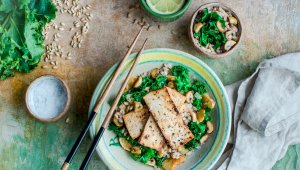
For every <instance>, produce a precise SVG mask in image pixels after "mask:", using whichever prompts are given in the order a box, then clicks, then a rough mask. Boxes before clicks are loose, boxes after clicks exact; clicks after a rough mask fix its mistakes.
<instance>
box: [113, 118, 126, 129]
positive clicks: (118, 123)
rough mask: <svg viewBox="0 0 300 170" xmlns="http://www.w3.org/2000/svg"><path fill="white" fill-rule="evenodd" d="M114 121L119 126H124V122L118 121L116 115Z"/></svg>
mask: <svg viewBox="0 0 300 170" xmlns="http://www.w3.org/2000/svg"><path fill="white" fill-rule="evenodd" d="M114 123H115V124H116V125H117V126H118V127H122V126H123V125H124V123H120V122H119V121H118V119H117V118H116V116H114Z"/></svg>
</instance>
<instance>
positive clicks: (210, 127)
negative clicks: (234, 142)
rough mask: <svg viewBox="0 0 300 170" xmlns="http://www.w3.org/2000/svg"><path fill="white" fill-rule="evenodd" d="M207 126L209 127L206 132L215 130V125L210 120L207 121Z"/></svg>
mask: <svg viewBox="0 0 300 170" xmlns="http://www.w3.org/2000/svg"><path fill="white" fill-rule="evenodd" d="M206 127H207V130H206V133H208V134H210V133H211V132H213V131H214V125H213V124H212V123H211V122H210V121H207V122H206Z"/></svg>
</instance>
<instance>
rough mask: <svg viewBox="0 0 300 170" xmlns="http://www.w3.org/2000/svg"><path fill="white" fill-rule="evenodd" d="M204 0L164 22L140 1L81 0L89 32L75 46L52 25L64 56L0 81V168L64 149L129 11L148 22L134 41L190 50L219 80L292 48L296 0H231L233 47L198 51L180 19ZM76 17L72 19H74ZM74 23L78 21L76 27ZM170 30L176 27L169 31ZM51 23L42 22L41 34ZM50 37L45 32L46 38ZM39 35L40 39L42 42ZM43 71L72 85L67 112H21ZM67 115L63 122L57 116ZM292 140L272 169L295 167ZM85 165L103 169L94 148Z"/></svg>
mask: <svg viewBox="0 0 300 170" xmlns="http://www.w3.org/2000/svg"><path fill="white" fill-rule="evenodd" d="M208 2H210V1H208V0H201V1H196V0H194V1H193V2H192V5H191V6H190V8H189V9H188V11H187V12H186V13H185V14H184V15H183V16H182V17H181V18H180V19H178V20H177V21H175V22H172V23H156V22H153V21H151V20H150V19H149V17H147V16H146V15H145V14H144V13H143V11H141V9H138V10H134V11H131V13H132V17H131V18H127V14H128V12H130V10H129V7H130V6H132V5H136V4H137V3H138V0H129V1H123V0H114V1H110V0H102V1H97V0H87V1H85V2H83V3H82V4H84V5H86V4H90V5H91V6H92V9H90V11H89V12H90V13H92V14H93V18H92V20H91V21H89V27H90V28H89V32H88V34H87V35H84V36H82V39H83V44H82V47H81V48H71V46H70V45H69V44H70V41H71V40H72V36H73V35H74V33H75V31H64V32H59V33H60V35H61V38H60V40H59V42H56V43H57V44H60V45H61V46H62V48H63V51H64V53H65V54H66V53H67V52H70V51H72V55H71V56H72V59H71V60H65V59H62V58H57V59H56V61H59V64H58V69H51V67H50V64H49V61H48V64H47V63H45V62H44V61H42V62H41V64H40V66H42V65H46V64H47V65H48V66H49V67H50V68H49V67H48V68H47V69H42V68H41V67H39V68H37V69H36V70H35V71H33V72H32V73H30V74H23V73H17V74H16V77H15V78H9V79H7V80H5V81H1V82H0V87H1V90H0V116H1V119H0V128H1V130H0V169H6V170H15V169H24V170H27V169H47V170H51V169H56V170H57V169H59V168H60V167H61V165H62V164H63V162H64V160H65V157H66V156H67V155H68V153H69V151H70V149H71V147H72V146H73V144H74V142H75V140H76V138H77V136H78V135H79V132H80V131H81V129H82V127H83V126H84V124H85V122H86V120H87V111H88V107H89V102H90V98H91V96H92V93H93V91H94V88H95V87H96V85H97V83H98V82H99V80H100V79H101V77H102V76H103V75H104V74H105V72H106V71H107V70H108V69H109V68H110V67H111V66H113V65H114V64H115V63H116V62H118V61H119V60H120V59H121V58H122V57H123V56H124V54H125V53H126V51H127V46H128V45H130V44H131V42H132V40H133V38H134V36H135V35H136V33H137V32H138V30H139V29H140V27H139V25H137V24H132V22H133V20H134V19H138V20H141V17H145V19H146V21H147V22H149V23H150V25H152V27H151V28H150V29H149V31H144V32H143V34H142V36H141V38H140V39H139V41H138V44H139V45H137V47H136V48H135V52H136V50H138V49H139V48H140V45H141V43H142V42H143V40H144V39H145V38H146V37H148V38H149V40H150V41H149V43H148V45H147V48H148V49H150V48H161V47H163V48H172V49H177V50H181V51H184V52H187V53H190V54H192V55H194V56H196V57H197V58H199V59H201V60H202V61H204V62H205V63H206V64H207V65H209V66H210V67H211V68H212V69H213V70H214V71H215V72H216V74H217V75H218V76H219V77H220V79H221V80H222V82H223V83H224V85H228V84H231V83H234V82H236V81H238V80H241V79H244V78H246V77H247V76H249V75H251V73H253V72H254V70H255V69H256V67H257V65H258V63H259V62H260V61H261V60H263V59H267V58H272V57H275V56H278V55H281V54H285V53H291V52H296V51H300V41H299V37H300V30H299V29H300V1H296V0H293V1H290V0H264V1H254V0H250V1H236V0H228V1H226V2H224V3H226V4H227V5H229V6H230V7H232V9H233V10H235V11H236V12H237V14H238V15H239V17H240V18H241V19H242V20H243V28H244V37H243V41H242V43H241V45H240V46H239V48H238V49H237V50H236V51H235V52H234V53H233V54H232V55H230V56H228V57H226V58H221V59H212V58H207V57H204V56H201V55H199V54H198V53H197V52H196V50H194V49H193V47H192V46H191V44H190V42H189V40H188V36H187V27H188V23H189V19H190V17H191V15H192V13H193V12H194V11H195V10H196V9H197V8H198V7H199V6H200V5H202V4H204V3H208ZM75 20H77V21H79V20H80V18H77V17H72V16H70V15H69V14H66V13H60V12H57V19H56V20H55V21H54V22H55V23H56V24H57V25H59V23H61V22H64V23H65V24H66V26H64V27H65V28H66V29H65V30H69V28H70V27H71V26H72V25H73V21H75ZM79 22H80V21H79ZM158 24H160V25H161V30H159V29H158V27H157V26H158ZM77 29H79V28H77ZM172 30H174V31H176V32H177V33H178V34H172V33H171V31H172ZM55 32H58V31H57V30H55V31H54V30H53V29H52V30H50V33H49V37H51V36H52V34H53V33H55ZM50 39H51V40H52V39H53V38H50ZM49 42H50V41H49V40H47V41H46V42H45V43H46V44H48V43H49ZM44 74H54V75H57V76H59V77H61V78H62V79H64V80H65V81H66V82H67V84H68V85H69V87H70V90H71V93H72V102H71V107H70V109H69V111H68V113H67V114H66V115H65V116H64V117H63V118H61V119H60V120H58V121H56V122H53V123H44V122H41V121H38V120H37V119H35V118H33V117H32V116H31V115H29V113H28V111H27V109H26V106H25V102H24V96H25V91H26V88H27V87H28V85H29V83H30V82H32V81H33V80H34V79H35V78H37V77H39V76H41V75H44ZM66 118H69V120H70V121H69V122H68V123H67V122H66V121H65V119H66ZM90 144H91V139H90V137H86V138H85V140H84V141H83V143H82V145H81V147H80V149H79V151H78V152H77V154H76V156H75V158H74V160H73V162H72V164H71V166H70V169H78V168H79V166H80V165H81V162H82V160H83V158H84V156H85V154H86V153H87V150H88V148H89V146H90ZM299 152H300V144H298V145H294V146H290V147H289V149H288V151H287V153H286V156H285V157H284V158H283V159H282V160H280V161H278V162H277V163H276V165H275V166H274V167H273V169H274V170H277V169H278V170H279V169H299V168H300V159H299ZM88 169H107V168H106V167H105V165H104V164H103V162H102V161H101V160H100V158H99V157H98V155H97V154H95V155H94V156H93V158H92V160H91V162H90V164H89V167H88Z"/></svg>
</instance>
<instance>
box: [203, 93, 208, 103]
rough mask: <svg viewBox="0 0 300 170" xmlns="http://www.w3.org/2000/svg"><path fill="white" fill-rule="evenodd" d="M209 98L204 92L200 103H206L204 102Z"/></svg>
mask: <svg viewBox="0 0 300 170" xmlns="http://www.w3.org/2000/svg"><path fill="white" fill-rule="evenodd" d="M209 100H210V97H209V95H208V94H207V93H204V94H203V95H202V99H201V102H202V103H206V102H208V101H209Z"/></svg>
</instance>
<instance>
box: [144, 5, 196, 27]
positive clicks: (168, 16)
mask: <svg viewBox="0 0 300 170" xmlns="http://www.w3.org/2000/svg"><path fill="white" fill-rule="evenodd" d="M141 3H142V7H143V8H142V9H143V10H144V11H145V12H146V14H147V15H148V16H149V17H150V18H151V19H153V20H154V21H158V22H172V21H175V20H177V19H178V18H180V17H181V16H182V15H183V14H184V13H185V12H186V11H187V9H188V8H189V7H190V5H191V3H192V0H186V2H185V4H184V5H183V7H182V8H181V9H180V10H179V11H177V12H175V13H174V14H166V15H163V14H159V13H157V12H154V11H152V10H151V9H150V8H149V6H148V5H147V2H146V1H145V0H141Z"/></svg>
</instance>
